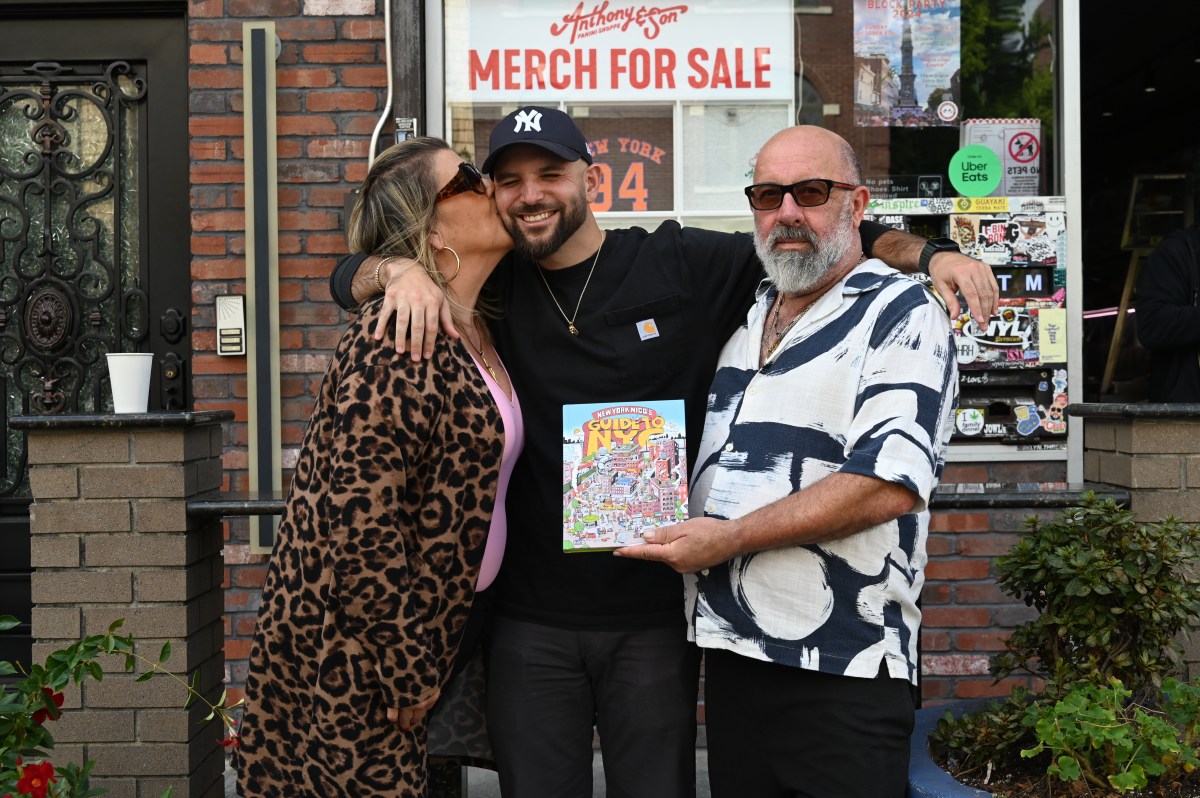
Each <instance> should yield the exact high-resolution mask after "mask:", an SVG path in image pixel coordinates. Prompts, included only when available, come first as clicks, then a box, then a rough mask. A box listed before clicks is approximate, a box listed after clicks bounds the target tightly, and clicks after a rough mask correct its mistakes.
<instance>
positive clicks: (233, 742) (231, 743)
mask: <svg viewBox="0 0 1200 798" xmlns="http://www.w3.org/2000/svg"><path fill="white" fill-rule="evenodd" d="M241 744H242V741H241V740H240V739H238V736H237V735H236V734H231V735H229V736H228V737H226V738H225V739H224V740H217V745H219V746H221V747H222V748H237V747H238V746H239V745H241Z"/></svg>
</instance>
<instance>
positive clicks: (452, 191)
mask: <svg viewBox="0 0 1200 798" xmlns="http://www.w3.org/2000/svg"><path fill="white" fill-rule="evenodd" d="M464 191H474V192H475V193H476V194H486V193H487V189H486V188H485V187H484V185H483V172H480V171H479V167H478V166H476V165H475V164H473V163H471V162H470V161H463V162H462V163H460V164H459V165H458V172H457V173H456V174H455V175H454V177H452V178H450V182H449V183H447V184H446V185H445V186H443V187H442V190H441V191H439V192H438V195H437V199H435V200H434V201H433V204H434V205H436V204H438V203H439V202H441V201H442V200H447V199H450V198H451V197H453V196H455V195H457V194H462V193H463V192H464Z"/></svg>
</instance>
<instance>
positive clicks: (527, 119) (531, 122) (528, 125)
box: [513, 108, 542, 133]
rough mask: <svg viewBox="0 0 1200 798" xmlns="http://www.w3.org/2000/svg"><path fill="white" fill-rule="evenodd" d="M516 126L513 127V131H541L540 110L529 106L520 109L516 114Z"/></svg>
mask: <svg viewBox="0 0 1200 798" xmlns="http://www.w3.org/2000/svg"><path fill="white" fill-rule="evenodd" d="M516 120H517V126H516V127H514V128H513V133H520V132H522V131H524V132H526V133H528V132H530V131H531V130H536V131H537V132H539V133H541V132H542V112H541V111H536V110H534V109H533V108H530V109H529V110H528V111H520V112H518V113H517V116H516Z"/></svg>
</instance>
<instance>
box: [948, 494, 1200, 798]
mask: <svg viewBox="0 0 1200 798" xmlns="http://www.w3.org/2000/svg"><path fill="white" fill-rule="evenodd" d="M1026 526H1027V527H1028V531H1027V533H1026V534H1025V535H1024V536H1023V537H1022V538H1021V539H1020V540H1019V541H1018V542H1017V543H1016V545H1014V546H1013V548H1012V550H1011V552H1010V553H1009V554H1008V555H1007V556H1005V557H1001V558H999V559H998V560H997V563H996V573H997V581H998V583H999V585H1000V587H1001V588H1002V589H1003V590H1004V591H1005V592H1006V593H1008V594H1009V595H1011V596H1014V597H1016V598H1018V599H1021V600H1023V601H1024V602H1025V603H1026V604H1027V605H1029V606H1031V607H1034V608H1035V609H1037V610H1038V615H1037V617H1035V618H1034V619H1033V620H1030V621H1028V622H1026V623H1024V624H1022V625H1021V626H1020V627H1018V628H1017V629H1016V630H1014V631H1013V633H1012V635H1011V636H1010V637H1009V639H1008V640H1007V642H1006V644H1005V651H1003V652H1002V653H1000V654H998V655H997V656H996V657H995V658H994V660H993V663H992V673H993V674H994V675H995V676H996V678H997V679H1002V678H1006V677H1008V676H1011V675H1012V674H1014V673H1025V674H1029V675H1031V676H1034V677H1036V678H1037V680H1039V681H1040V682H1041V684H1042V685H1043V686H1042V688H1041V689H1040V690H1038V691H1036V692H1030V691H1026V690H1023V689H1019V690H1015V691H1014V693H1013V695H1011V696H1009V697H1008V698H1007V699H1006V700H1004V701H993V702H991V703H989V704H988V705H987V707H986V708H985V709H983V710H982V711H980V712H973V713H968V714H966V715H963V716H962V717H960V718H957V719H955V718H953V717H952V716H951V715H950V713H947V716H946V717H945V718H943V719H942V720H941V721H940V722H939V724H938V728H937V730H936V731H935V732H934V734H933V735H931V738H930V739H931V741H932V742H933V743H934V745H935V746H938V747H940V749H941V750H942V751H943V752H945V753H946V755H947V758H948V760H949V761H950V762H951V764H952V765H953V766H954V767H955V768H956V769H958V770H959V771H964V770H969V769H972V768H981V767H984V766H989V767H990V766H993V765H996V764H1001V763H1005V762H1011V761H1012V760H1014V759H1016V758H1017V757H1018V756H1020V757H1025V758H1029V759H1032V760H1034V761H1039V762H1043V763H1044V764H1045V768H1046V773H1047V774H1048V775H1049V776H1051V777H1055V778H1058V779H1061V780H1063V781H1086V782H1087V783H1089V784H1091V785H1094V786H1103V787H1105V788H1111V789H1114V790H1116V791H1117V792H1121V793H1124V792H1128V791H1131V790H1134V789H1141V788H1143V787H1145V786H1146V785H1147V784H1149V783H1152V782H1153V781H1154V780H1156V779H1157V780H1160V781H1161V780H1164V779H1171V778H1176V777H1178V776H1180V775H1181V774H1186V773H1190V772H1192V770H1193V769H1194V768H1195V767H1196V766H1197V765H1198V764H1200V759H1198V756H1200V754H1198V752H1197V749H1196V724H1197V718H1198V717H1200V715H1198V713H1200V683H1192V684H1185V683H1181V682H1179V681H1177V680H1175V679H1173V678H1171V677H1170V674H1171V673H1172V672H1176V671H1178V670H1179V662H1180V648H1179V644H1178V642H1177V641H1178V637H1179V634H1180V633H1181V632H1182V631H1184V630H1185V629H1188V628H1190V627H1192V626H1195V625H1196V624H1197V622H1198V621H1200V577H1198V576H1197V575H1196V573H1195V569H1194V568H1193V564H1194V563H1196V562H1197V557H1198V555H1200V529H1197V528H1195V527H1192V526H1189V525H1186V524H1182V523H1180V522H1179V521H1177V520H1175V519H1173V518H1168V519H1166V520H1164V521H1162V522H1160V523H1138V522H1137V521H1136V518H1135V516H1134V515H1133V513H1131V512H1129V511H1128V510H1125V509H1122V508H1121V507H1119V506H1118V505H1117V504H1116V503H1115V502H1114V501H1112V500H1111V499H1109V500H1103V501H1102V500H1099V499H1097V498H1096V497H1095V495H1093V494H1087V495H1086V496H1085V497H1084V499H1083V502H1082V505H1081V506H1079V507H1074V508H1070V509H1068V510H1066V511H1064V512H1063V513H1061V514H1060V516H1059V517H1058V518H1057V519H1056V520H1054V521H1052V522H1049V523H1042V522H1041V521H1040V520H1039V519H1037V518H1031V519H1030V520H1029V521H1028V522H1027V523H1026Z"/></svg>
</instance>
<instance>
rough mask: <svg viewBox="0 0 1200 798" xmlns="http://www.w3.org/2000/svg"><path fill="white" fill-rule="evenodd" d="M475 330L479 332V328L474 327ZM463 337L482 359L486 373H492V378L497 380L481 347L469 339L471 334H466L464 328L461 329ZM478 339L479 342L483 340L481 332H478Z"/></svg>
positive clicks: (494, 371)
mask: <svg viewBox="0 0 1200 798" xmlns="http://www.w3.org/2000/svg"><path fill="white" fill-rule="evenodd" d="M475 331H476V332H479V328H476V329H475ZM463 337H464V338H466V339H467V343H469V344H470V345H471V348H472V349H474V350H475V351H476V352H478V353H479V359H480V360H482V361H483V367H484V368H485V369H487V372H488V374H491V375H492V379H493V380H498V379H499V377H497V376H496V370H495V369H494V368H492V364H491V363H489V362H488V359H487V357H486V356H485V355H484V354H483V347H481V346H478V345H476V343H475V342H474V341H472V340H471V336H469V335H467V334H466V331H465V330H464V331H463ZM479 341H480V343H482V342H483V333H479Z"/></svg>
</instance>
